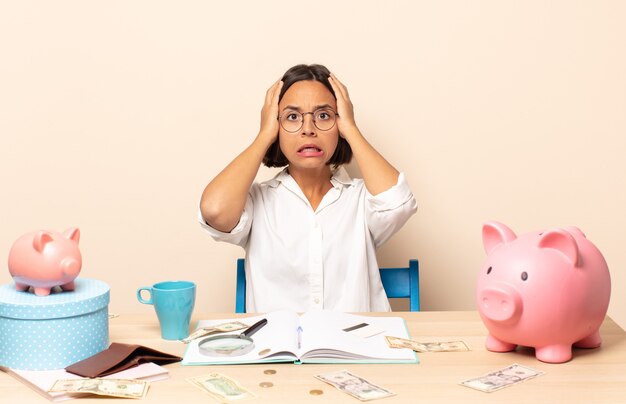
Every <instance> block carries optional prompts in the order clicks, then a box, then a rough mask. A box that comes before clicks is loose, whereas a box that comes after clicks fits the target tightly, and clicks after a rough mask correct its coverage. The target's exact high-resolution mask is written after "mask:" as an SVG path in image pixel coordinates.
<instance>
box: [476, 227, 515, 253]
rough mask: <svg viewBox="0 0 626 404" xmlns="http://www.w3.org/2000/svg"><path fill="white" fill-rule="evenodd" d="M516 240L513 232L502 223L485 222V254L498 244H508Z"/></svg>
mask: <svg viewBox="0 0 626 404" xmlns="http://www.w3.org/2000/svg"><path fill="white" fill-rule="evenodd" d="M516 238H517V236H516V235H515V233H513V230H511V229H509V228H508V227H507V226H506V225H504V224H502V223H498V222H487V223H485V224H484V225H483V247H485V252H486V253H487V254H489V253H490V252H491V251H492V250H493V249H494V248H496V247H497V246H499V245H500V244H506V243H509V242H511V241H513V240H515V239H516Z"/></svg>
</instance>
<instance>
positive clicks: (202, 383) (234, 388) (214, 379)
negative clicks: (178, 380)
mask: <svg viewBox="0 0 626 404" xmlns="http://www.w3.org/2000/svg"><path fill="white" fill-rule="evenodd" d="M187 381H188V382H190V383H191V384H193V385H194V386H196V387H198V388H199V389H201V390H203V391H204V392H206V393H208V394H209V395H210V396H211V397H213V398H214V399H216V400H217V401H219V402H222V403H227V402H230V401H239V400H246V399H250V398H255V397H256V395H255V394H254V393H252V392H251V391H249V390H247V389H246V388H245V387H243V386H242V385H241V384H239V383H238V382H237V381H235V380H234V379H231V378H230V377H228V376H226V375H223V374H221V373H210V374H208V375H204V376H196V377H192V378H189V379H187Z"/></svg>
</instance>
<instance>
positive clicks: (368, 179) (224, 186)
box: [199, 65, 417, 312]
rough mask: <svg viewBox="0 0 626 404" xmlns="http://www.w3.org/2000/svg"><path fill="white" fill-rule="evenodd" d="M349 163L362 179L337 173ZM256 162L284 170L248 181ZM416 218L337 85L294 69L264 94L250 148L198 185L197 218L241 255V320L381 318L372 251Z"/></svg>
mask: <svg viewBox="0 0 626 404" xmlns="http://www.w3.org/2000/svg"><path fill="white" fill-rule="evenodd" d="M352 157H354V158H355V159H356V162H357V164H358V166H359V169H360V170H361V173H362V175H363V179H351V178H350V177H349V176H348V174H347V172H346V171H345V169H344V168H343V167H342V165H343V164H347V163H349V162H350V161H351V159H352ZM262 163H263V164H265V165H266V166H268V167H283V166H286V168H285V169H284V170H282V171H281V172H280V173H279V174H277V175H276V176H275V177H274V178H273V179H271V180H269V181H265V182H262V183H254V178H255V176H256V174H257V171H258V169H259V167H260V165H261V164H262ZM416 210H417V204H416V201H415V198H414V197H413V194H412V193H411V190H410V189H409V186H408V185H407V183H406V181H405V178H404V174H403V173H399V172H398V171H397V170H396V169H395V168H394V167H393V166H392V165H391V164H389V163H388V162H387V161H386V160H385V159H384V158H383V157H382V156H381V155H380V154H379V153H378V152H377V151H376V150H375V149H374V148H373V147H372V146H371V145H370V144H369V143H368V142H367V140H366V139H365V138H364V137H363V135H362V134H361V132H360V131H359V128H358V127H357V125H356V122H355V120H354V112H353V107H352V102H351V101H350V98H349V96H348V91H347V89H346V87H345V86H344V85H343V84H342V83H341V82H340V81H339V80H338V79H337V77H335V76H334V75H333V74H331V73H330V72H329V71H328V69H327V68H326V67H324V66H321V65H297V66H294V67H292V68H291V69H289V70H288V71H287V72H286V73H285V74H284V75H283V77H282V79H280V80H279V81H277V82H276V83H274V85H272V86H271V87H270V88H269V90H268V91H267V93H266V96H265V104H264V105H263V109H262V110H261V129H260V131H259V134H258V135H257V136H256V138H255V139H254V140H253V141H252V144H250V146H248V147H247V148H246V149H245V150H244V151H243V152H242V153H241V154H240V155H239V156H237V157H236V158H235V159H234V160H233V161H232V162H231V163H230V164H229V165H228V166H227V167H226V168H224V170H223V171H222V172H221V173H219V174H218V175H217V176H216V177H215V178H214V179H213V180H212V181H211V182H210V183H209V185H207V187H206V189H205V190H204V193H203V194H202V199H201V202H200V214H199V220H200V223H201V224H202V226H203V227H204V228H205V229H206V230H207V231H208V233H209V234H210V235H211V236H212V237H213V238H214V239H215V240H218V241H225V242H229V243H233V244H236V245H239V246H241V247H243V248H244V249H245V250H246V284H247V290H246V294H247V296H246V308H247V311H249V312H270V311H274V310H280V309H289V310H293V311H298V312H305V311H308V310H312V309H327V310H337V311H349V312H367V311H389V310H390V307H389V302H388V300H387V296H386V295H385V291H384V289H383V286H382V283H381V281H380V275H379V269H378V263H377V262H376V248H377V247H379V246H380V245H382V244H383V243H384V242H385V241H387V240H388V239H389V238H390V237H391V236H392V235H393V234H394V233H395V232H397V231H398V230H399V229H400V228H401V227H402V226H403V225H404V223H405V222H406V221H407V220H408V219H409V217H410V216H411V215H413V214H414V213H415V211H416Z"/></svg>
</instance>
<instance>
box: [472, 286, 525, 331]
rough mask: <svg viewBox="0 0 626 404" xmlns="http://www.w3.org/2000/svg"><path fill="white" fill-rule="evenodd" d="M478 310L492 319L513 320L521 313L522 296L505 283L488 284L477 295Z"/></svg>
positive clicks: (499, 320)
mask: <svg viewBox="0 0 626 404" xmlns="http://www.w3.org/2000/svg"><path fill="white" fill-rule="evenodd" d="M478 304H479V310H480V312H481V313H482V314H483V315H484V316H485V317H487V318H488V319H490V320H492V321H497V322H505V323H508V322H515V321H517V319H518V318H519V317H520V315H521V313H522V308H523V307H522V306H523V303H522V298H521V296H520V295H519V293H518V292H517V291H516V290H515V289H513V288H511V287H510V286H507V285H497V286H490V287H488V288H485V289H483V290H482V291H480V293H479V295H478Z"/></svg>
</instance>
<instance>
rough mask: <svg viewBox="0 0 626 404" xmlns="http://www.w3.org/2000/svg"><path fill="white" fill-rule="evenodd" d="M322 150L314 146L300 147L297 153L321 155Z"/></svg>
mask: <svg viewBox="0 0 626 404" xmlns="http://www.w3.org/2000/svg"><path fill="white" fill-rule="evenodd" d="M321 151H322V149H320V148H318V147H316V146H310V145H307V146H302V147H301V148H299V149H298V153H321Z"/></svg>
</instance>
